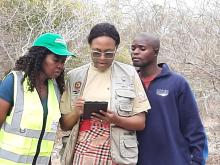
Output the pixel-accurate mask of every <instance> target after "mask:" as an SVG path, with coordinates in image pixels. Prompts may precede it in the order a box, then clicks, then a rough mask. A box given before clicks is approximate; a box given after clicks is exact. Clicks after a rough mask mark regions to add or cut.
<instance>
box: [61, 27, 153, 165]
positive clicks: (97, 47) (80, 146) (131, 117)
mask: <svg viewBox="0 0 220 165" xmlns="http://www.w3.org/2000/svg"><path fill="white" fill-rule="evenodd" d="M88 43H89V45H90V48H91V59H92V62H91V63H89V64H86V65H83V66H81V67H79V68H76V69H73V70H72V71H70V72H69V73H68V78H67V83H66V91H65V92H64V94H63V96H62V98H61V105H60V107H61V113H62V117H61V120H60V123H61V128H62V129H63V130H72V131H71V134H70V136H69V139H68V142H67V144H66V148H65V150H64V154H63V157H62V164H63V165H72V164H74V165H85V164H88V165H99V164H107V165H113V164H114V165H115V164H129V165H130V164H136V162H137V156H138V149H137V139H136V131H137V130H142V129H144V127H145V112H146V111H147V110H148V109H149V108H150V106H149V102H148V99H147V97H146V95H145V91H144V89H143V86H142V83H141V81H140V79H139V77H138V75H137V73H136V70H135V69H134V67H133V66H130V65H127V64H123V63H120V62H117V61H115V60H114V59H115V56H116V51H117V48H118V45H119V43H120V36H119V33H118V31H117V30H116V28H115V27H114V26H113V25H111V24H109V23H100V24H97V25H95V26H94V27H93V28H92V29H91V31H90V34H89V36H88ZM86 101H90V102H91V101H96V102H97V101H101V102H103V101H105V102H108V110H107V111H106V112H105V111H104V109H103V110H102V109H100V111H99V112H100V113H92V116H91V118H86V119H85V118H84V114H86V113H87V112H86V110H85V109H84V107H85V105H86V104H85V102H86ZM91 110H92V109H91Z"/></svg>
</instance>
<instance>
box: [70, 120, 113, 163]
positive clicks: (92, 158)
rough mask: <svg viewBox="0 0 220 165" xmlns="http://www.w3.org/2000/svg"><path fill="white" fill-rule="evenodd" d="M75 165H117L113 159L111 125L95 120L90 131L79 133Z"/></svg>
mask: <svg viewBox="0 0 220 165" xmlns="http://www.w3.org/2000/svg"><path fill="white" fill-rule="evenodd" d="M73 165H116V164H115V163H113V162H112V159H111V153H110V128H109V125H108V127H106V124H104V123H101V122H100V121H98V120H95V121H92V127H91V129H90V130H88V131H80V132H79V137H78V140H77V143H76V146H75V153H74V159H73Z"/></svg>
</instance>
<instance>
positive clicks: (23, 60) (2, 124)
mask: <svg viewBox="0 0 220 165" xmlns="http://www.w3.org/2000/svg"><path fill="white" fill-rule="evenodd" d="M70 55H74V54H73V53H71V52H69V51H68V49H67V45H66V42H65V41H64V39H63V38H62V36H60V35H59V34H54V33H45V34H42V35H40V36H39V37H38V38H37V39H36V40H35V41H34V43H33V45H32V47H31V48H30V49H29V50H28V52H27V54H26V55H24V56H22V57H20V58H19V59H18V60H17V61H16V63H15V67H14V68H13V69H12V71H11V72H10V73H9V74H8V75H7V76H6V77H5V78H4V80H3V81H2V84H1V86H0V128H1V130H0V164H5V165H6V164H7V165H17V164H19V165H20V164H33V165H35V164H44V165H46V164H48V163H49V162H50V155H51V152H52V149H53V144H54V139H55V135H56V130H57V124H58V122H59V119H60V110H59V100H60V95H61V94H62V93H63V91H64V63H65V60H66V57H67V56H70Z"/></svg>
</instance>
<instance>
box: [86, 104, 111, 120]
mask: <svg viewBox="0 0 220 165" xmlns="http://www.w3.org/2000/svg"><path fill="white" fill-rule="evenodd" d="M107 108H108V102H106V101H86V102H85V104H84V113H83V115H82V118H83V119H90V118H91V116H92V113H99V114H100V110H102V111H105V112H106V111H107Z"/></svg>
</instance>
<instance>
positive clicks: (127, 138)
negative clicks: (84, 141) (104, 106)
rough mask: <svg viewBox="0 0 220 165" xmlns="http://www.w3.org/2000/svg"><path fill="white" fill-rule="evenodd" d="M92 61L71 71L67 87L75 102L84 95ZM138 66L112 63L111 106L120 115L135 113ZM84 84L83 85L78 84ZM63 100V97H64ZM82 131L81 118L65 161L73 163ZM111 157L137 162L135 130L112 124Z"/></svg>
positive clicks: (66, 152) (128, 163)
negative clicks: (135, 87) (135, 85)
mask: <svg viewBox="0 0 220 165" xmlns="http://www.w3.org/2000/svg"><path fill="white" fill-rule="evenodd" d="M90 65H91V64H87V65H83V66H81V67H79V68H76V69H73V70H72V71H70V72H69V73H68V80H67V84H66V85H67V90H68V92H69V93H70V100H69V101H68V102H69V103H73V102H74V101H75V100H76V99H77V98H78V97H79V96H81V95H82V93H83V90H84V87H85V84H86V78H87V74H88V69H89V66H90ZM135 74H136V70H135V69H134V67H133V66H130V65H127V64H123V63H120V62H116V61H114V62H113V64H112V77H111V80H112V82H111V100H110V109H111V110H112V111H115V112H117V113H118V114H119V115H120V116H127V117H128V116H132V114H133V99H134V98H135V97H136V94H135V89H134V78H135ZM77 83H80V84H82V85H81V86H80V89H78V87H77V89H76V88H75V87H76V84H77ZM61 101H62V100H61ZM78 132H79V121H78V122H77V124H75V126H74V127H73V129H72V131H71V133H70V136H69V139H68V141H67V144H66V147H65V149H64V154H63V156H62V160H61V162H62V165H72V161H73V156H74V148H75V144H76V141H77V136H78ZM110 142H111V157H112V160H113V161H114V162H115V163H117V164H126V165H133V164H136V163H137V158H138V148H137V138H136V131H129V130H125V129H123V128H120V127H118V126H116V125H114V124H111V125H110Z"/></svg>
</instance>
